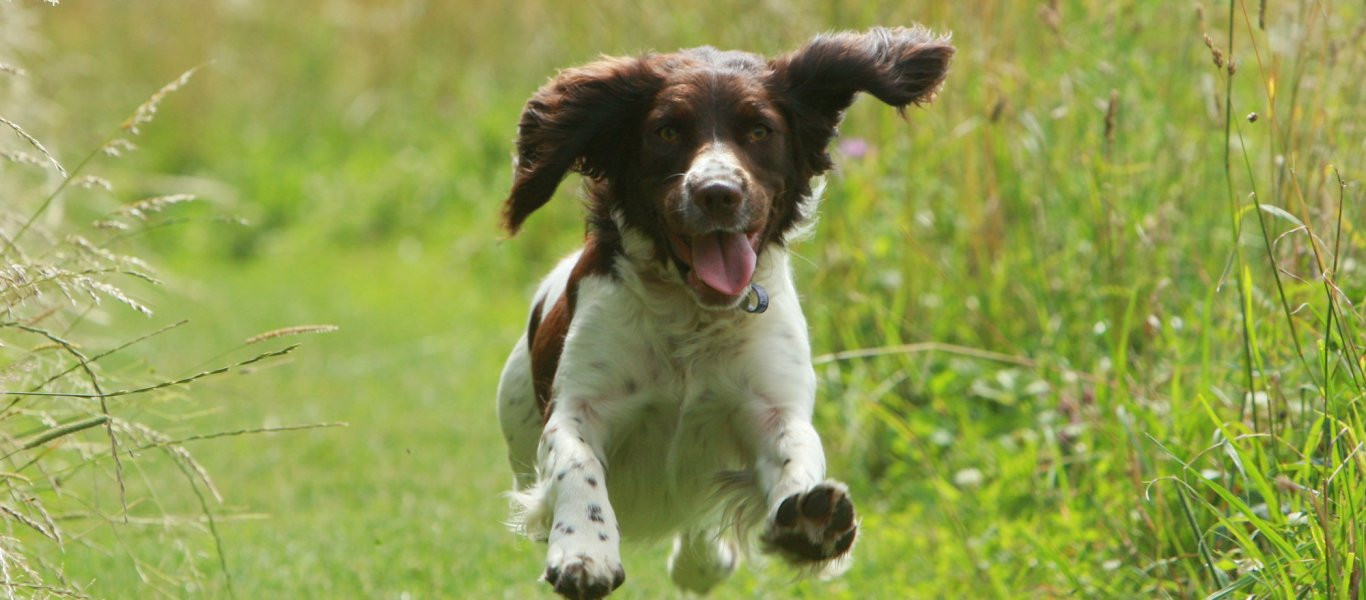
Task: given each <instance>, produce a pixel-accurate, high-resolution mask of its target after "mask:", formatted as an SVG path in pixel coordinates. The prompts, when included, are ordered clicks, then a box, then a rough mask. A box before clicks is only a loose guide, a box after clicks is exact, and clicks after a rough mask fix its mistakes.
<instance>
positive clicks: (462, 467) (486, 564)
mask: <svg viewBox="0 0 1366 600" xmlns="http://www.w3.org/2000/svg"><path fill="white" fill-rule="evenodd" d="M505 251H508V250H507V249H506V248H502V249H497V248H495V249H493V250H490V251H489V252H505ZM479 260H480V258H479V257H476V258H475V261H476V262H478V261H479ZM487 260H498V259H497V258H496V257H492V258H487ZM206 269H207V270H206ZM474 271H475V269H474V268H473V267H471V266H470V262H468V261H467V260H452V259H450V258H449V257H445V256H435V255H432V254H428V255H426V256H424V257H422V258H419V259H417V260H415V261H411V262H405V261H403V260H401V259H400V258H398V256H397V255H396V254H394V253H390V252H384V251H376V252H374V253H370V254H350V255H339V254H330V255H325V256H323V257H316V256H278V257H273V258H269V259H266V260H263V261H258V262H255V263H251V264H249V265H247V266H245V268H244V267H243V266H241V265H226V264H219V265H215V264H207V265H206V264H204V263H196V266H195V272H194V273H189V274H186V275H184V276H183V277H181V278H180V279H182V280H185V281H191V280H193V281H197V282H198V283H197V284H196V287H195V288H194V289H190V290H188V291H185V292H184V293H185V294H187V295H188V296H189V297H190V299H191V300H194V302H192V303H184V305H185V306H191V308H188V309H186V310H189V311H190V313H189V314H175V315H172V314H170V313H171V312H173V311H171V310H168V311H166V312H167V315H166V316H165V317H164V318H166V319H175V318H181V317H189V318H191V320H192V323H191V326H190V327H187V328H185V329H186V330H192V331H193V333H190V334H178V337H174V336H173V337H167V338H165V339H162V340H159V341H158V343H162V344H167V345H174V346H175V347H176V348H178V349H179V350H178V351H177V352H178V353H179V355H180V356H183V357H185V360H186V362H187V364H193V363H196V362H199V361H200V360H201V359H202V358H203V357H205V356H211V355H213V354H214V353H215V351H216V350H218V349H221V348H224V347H231V346H232V345H233V344H235V343H237V341H238V340H242V339H245V338H246V337H248V336H250V335H253V334H254V333H257V332H260V331H265V330H269V329H273V328H276V327H280V326H284V325H288V324H294V323H314V322H321V323H333V324H337V325H339V326H340V327H341V330H340V331H338V332H337V333H333V334H328V335H326V336H319V337H313V338H304V339H299V340H279V341H280V342H281V344H280V345H283V344H284V343H287V342H293V341H302V342H303V343H304V347H303V348H301V349H300V350H299V351H297V352H296V353H295V354H294V355H293V356H294V357H295V358H293V359H291V360H288V361H286V362H285V363H283V364H275V365H271V366H267V367H265V368H263V369H261V370H260V371H257V372H254V373H251V374H250V375H249V376H230V377H229V378H228V379H227V380H225V381H219V382H216V383H206V384H201V385H199V386H198V387H197V388H196V390H195V391H196V393H195V394H194V396H195V397H196V400H194V401H193V406H192V407H187V409H186V410H185V411H184V413H183V414H198V415H200V416H199V417H198V418H195V419H193V420H190V421H187V422H186V423H185V424H184V425H182V426H180V427H181V428H184V429H186V432H189V431H191V430H193V431H195V432H204V431H206V430H209V431H230V430H236V429H239V428H253V427H262V426H280V425H290V424H300V423H316V422H329V421H345V422H347V423H349V426H348V427H345V428H329V429H318V430H311V431H302V432H291V433H282V434H270V435H265V436H261V435H255V436H241V437H232V438H227V439H219V440H214V441H205V442H198V443H196V444H194V445H192V446H191V448H190V449H191V451H192V452H194V453H195V455H196V456H197V457H198V458H199V459H200V461H201V462H203V463H204V464H205V465H206V467H207V468H208V470H209V472H210V473H211V474H212V475H213V477H214V480H215V482H216V483H217V485H218V487H219V488H220V489H221V490H223V494H224V496H225V503H224V504H223V505H221V506H217V507H215V509H214V510H215V512H216V513H217V514H218V516H219V518H220V520H221V522H220V523H219V530H220V532H221V535H222V539H223V544H224V546H225V549H226V558H227V561H228V563H229V566H230V569H231V572H232V575H233V579H234V588H235V591H236V592H237V594H238V596H239V597H246V598H259V597H305V596H315V597H404V595H405V594H411V596H412V597H504V598H526V597H532V596H534V595H537V594H540V595H545V594H546V593H547V592H548V590H546V589H542V588H543V587H544V585H543V584H541V583H539V582H538V581H537V576H538V575H539V573H540V569H541V561H542V554H543V552H544V548H543V547H542V546H539V545H534V544H532V543H530V542H527V541H525V540H522V539H519V538H517V537H516V536H514V535H513V534H511V533H510V532H508V531H507V530H506V529H505V528H504V527H503V526H502V521H503V520H504V519H505V518H506V516H507V512H506V503H505V502H504V501H503V500H502V499H501V498H500V497H499V494H500V493H501V492H502V491H504V490H505V489H506V486H507V485H508V483H509V474H508V472H507V467H506V464H505V462H504V454H503V452H504V448H503V442H502V438H501V435H500V434H499V432H498V428H497V421H496V418H495V415H494V405H493V395H494V389H495V386H496V382H497V375H498V371H499V369H500V368H501V365H502V361H503V359H504V353H505V351H506V349H507V345H508V344H509V343H511V340H514V339H515V338H516V336H517V333H518V330H519V328H520V327H521V315H522V312H523V311H524V310H525V309H524V307H523V301H524V299H523V298H522V296H523V293H522V288H525V287H528V286H530V285H532V284H534V280H528V281H514V280H511V279H506V280H502V281H488V280H480V279H476V278H475V277H474V276H473V275H472V274H471V273H472V272H474ZM479 272H487V271H484V270H482V268H481V269H479ZM178 304H179V303H178ZM164 305H171V302H170V299H168V300H167V301H166V302H165V303H164ZM224 315H229V318H224ZM257 350H258V348H257V347H256V346H252V347H251V348H250V352H255V351H257ZM239 352H240V353H242V354H243V355H244V356H246V355H249V354H248V352H249V351H248V350H239ZM161 355H163V356H166V355H169V356H174V355H176V354H173V353H162V354H161ZM232 358H235V356H228V357H219V358H217V359H215V362H219V361H227V360H230V359H232ZM200 411H208V412H209V413H210V414H207V415H205V414H203V413H201V412H200ZM175 428H176V425H174V424H172V425H171V426H170V429H172V430H173V431H174V430H175ZM166 468H167V469H169V467H166ZM148 475H149V477H151V478H152V480H154V481H159V480H164V481H175V479H173V478H165V479H161V478H159V476H158V474H157V473H156V472H155V471H153V472H149V473H148ZM186 493H188V492H187V491H186V490H184V489H176V487H175V486H173V487H172V488H171V489H160V490H158V495H159V497H160V498H161V499H162V501H163V502H164V503H165V504H166V505H167V506H183V507H191V506H192V505H191V504H189V503H188V502H184V501H183V500H184V498H180V497H182V496H184V494H186ZM856 493H857V492H856ZM137 512H138V511H137V510H136V507H135V511H134V513H135V514H136V513H137ZM168 512H170V513H172V514H177V513H178V512H179V513H180V514H192V513H193V511H192V510H189V509H188V508H186V509H185V510H183V511H177V510H176V509H170V510H169V511H168ZM868 518H869V520H870V522H876V521H877V517H876V516H875V515H874V516H870V517H868ZM873 531H874V532H875V531H876V530H875V529H874V530H873ZM162 533H163V532H161V531H160V530H159V529H158V528H155V527H148V528H144V529H124V533H123V535H122V538H121V539H120V540H112V539H108V538H107V533H105V532H96V533H95V536H94V537H93V538H90V541H91V542H92V543H95V544H104V543H108V544H110V545H117V544H124V545H127V547H128V548H129V550H130V551H131V554H132V555H133V556H137V557H139V559H140V560H144V561H148V562H147V563H144V564H141V565H140V567H141V570H142V572H143V573H145V574H147V575H148V578H149V581H151V582H152V583H154V584H156V585H155V586H154V587H160V588H162V589H163V590H165V591H166V592H167V593H168V594H170V595H177V594H178V593H179V592H182V591H196V588H195V587H194V586H191V587H190V588H189V589H186V588H183V587H177V586H170V585H169V584H166V583H159V582H158V581H157V576H156V575H155V573H156V572H158V571H165V572H183V569H186V568H189V569H193V570H197V571H199V572H200V573H201V577H200V578H199V579H200V581H201V582H202V583H207V584H208V585H209V586H210V588H209V589H208V590H204V591H208V592H209V593H210V595H213V596H217V595H221V594H225V593H226V589H225V588H224V587H223V582H222V578H221V576H219V575H218V574H217V570H218V567H217V559H216V557H215V556H214V554H213V544H212V540H211V538H210V536H208V535H207V533H205V534H193V535H188V536H184V535H182V536H179V537H181V538H188V539H189V540H190V546H191V547H189V548H184V549H180V550H181V551H180V552H167V551H166V550H167V548H166V545H165V544H166V540H167V539H168V538H167V536H164V535H162ZM868 539H869V540H876V539H877V537H876V535H875V533H874V534H873V535H870V536H868ZM875 545H876V541H865V543H864V544H863V545H862V546H861V552H865V553H866V551H867V550H868V549H869V548H871V547H874V546H875ZM88 550H89V548H80V547H76V548H75V549H73V551H71V552H69V553H68V555H67V557H66V566H67V569H68V570H69V573H70V574H71V576H72V577H73V579H74V580H76V581H90V580H96V581H99V582H101V583H100V584H99V586H98V589H100V590H102V591H106V592H112V593H113V595H114V596H123V597H141V596H143V594H144V593H145V591H146V589H145V588H144V587H142V585H141V584H139V583H138V582H137V579H136V578H137V572H138V569H137V568H133V567H134V565H133V564H132V563H131V562H130V559H129V558H127V557H126V556H122V555H120V554H119V553H114V554H113V555H111V556H104V557H101V556H100V555H99V554H100V553H98V552H89V551H88ZM665 555H666V549H665V548H663V547H638V548H634V549H630V550H628V552H627V558H626V560H627V568H628V585H627V587H626V588H624V590H625V591H624V593H623V594H622V597H625V598H657V597H668V596H669V595H671V594H673V591H672V586H671V584H670V583H669V582H668V580H667V576H666V575H665V572H664V568H663V564H664V558H665ZM187 556H188V557H189V558H186V557H187ZM753 568H754V567H753V565H750V566H749V569H753ZM869 568H870V569H872V568H873V567H871V566H870V567H869ZM749 569H746V570H744V571H743V572H742V573H741V574H740V575H739V576H737V577H736V578H735V579H734V580H732V581H731V582H730V584H729V585H727V586H726V588H725V589H724V590H722V591H721V592H720V593H719V594H717V596H716V597H759V598H765V597H786V596H788V595H789V593H791V594H795V595H800V594H802V593H804V592H809V593H812V594H815V595H819V596H821V597H830V595H831V594H834V595H835V596H841V595H844V594H853V595H859V594H855V591H856V590H860V589H864V590H866V589H867V588H870V587H872V588H874V589H875V588H876V586H878V585H879V583H878V582H879V579H880V578H879V577H860V576H859V575H858V570H857V568H856V570H855V572H854V573H853V574H852V575H851V576H850V577H848V578H847V579H843V580H839V581H837V582H830V583H821V582H798V583H796V584H795V585H794V584H793V583H791V582H790V578H791V576H790V574H789V573H788V572H787V571H785V570H783V569H780V568H778V567H777V566H776V565H775V566H769V567H767V568H761V569H760V570H759V571H758V573H757V574H756V573H754V572H753V571H751V570H749ZM882 583H883V584H885V583H886V581H883V582H882Z"/></svg>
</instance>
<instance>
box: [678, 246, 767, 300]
mask: <svg viewBox="0 0 1366 600" xmlns="http://www.w3.org/2000/svg"><path fill="white" fill-rule="evenodd" d="M754 262H755V257H754V248H751V247H750V245H749V240H748V239H746V238H745V235H744V234H743V233H727V232H719V231H718V232H716V233H708V234H705V235H698V236H693V238H692V268H693V270H694V271H696V272H697V277H698V279H701V280H702V283H705V284H707V286H708V287H710V288H711V289H714V290H716V291H718V292H721V293H722V294H725V295H727V296H738V295H740V293H741V292H743V291H745V288H747V287H749V281H750V279H752V278H753V277H754Z"/></svg>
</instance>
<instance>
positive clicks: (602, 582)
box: [542, 546, 626, 600]
mask: <svg viewBox="0 0 1366 600" xmlns="http://www.w3.org/2000/svg"><path fill="white" fill-rule="evenodd" d="M546 562H547V564H546V568H545V575H544V576H543V577H542V578H543V579H544V580H545V582H546V583H548V584H550V585H551V586H552V587H554V588H555V591H556V592H558V593H559V594H560V595H561V596H564V597H565V598H572V599H573V600H595V599H597V598H602V597H605V596H607V595H608V594H610V593H612V591H613V590H615V589H617V588H619V587H621V584H622V582H624V581H626V570H625V569H623V568H621V560H620V559H618V558H616V557H614V556H594V555H591V554H589V553H588V552H579V551H575V550H573V549H570V548H562V547H558V546H552V547H551V549H550V556H549V558H548V560H547V561H546Z"/></svg>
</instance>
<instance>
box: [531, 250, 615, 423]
mask: <svg viewBox="0 0 1366 600" xmlns="http://www.w3.org/2000/svg"><path fill="white" fill-rule="evenodd" d="M620 249H621V244H620V240H619V239H618V238H617V237H615V236H598V235H589V236H588V238H587V239H586V240H585V241H584V247H583V254H581V255H579V261H578V262H577V263H575V264H574V269H573V270H572V271H570V272H569V280H568V281H567V282H566V283H565V288H564V293H563V294H560V297H559V299H558V300H556V301H555V304H554V305H553V306H551V307H550V310H549V311H547V312H546V313H545V316H544V317H541V310H542V309H543V308H544V305H545V299H544V298H542V299H541V300H540V301H539V302H537V303H536V310H534V311H532V315H531V323H530V324H529V325H528V327H527V343H528V344H530V346H531V388H532V390H534V392H535V395H536V406H537V407H538V408H540V411H541V419H542V421H544V420H546V419H548V418H550V410H551V408H552V405H551V402H550V393H551V390H552V389H553V388H554V387H555V373H556V372H557V371H558V370H559V368H560V355H561V354H563V353H564V340H565V337H566V336H568V335H569V323H570V321H572V320H573V319H574V307H575V305H576V304H577V302H578V293H579V282H580V281H582V280H583V278H584V277H587V276H589V275H610V274H611V272H612V263H613V261H614V260H615V258H616V256H617V254H618V253H619V252H620Z"/></svg>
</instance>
